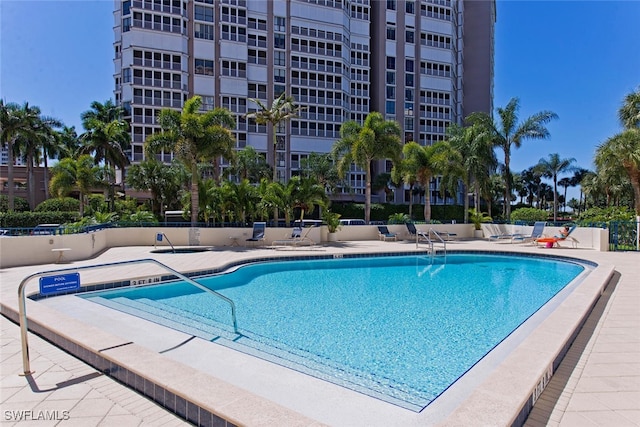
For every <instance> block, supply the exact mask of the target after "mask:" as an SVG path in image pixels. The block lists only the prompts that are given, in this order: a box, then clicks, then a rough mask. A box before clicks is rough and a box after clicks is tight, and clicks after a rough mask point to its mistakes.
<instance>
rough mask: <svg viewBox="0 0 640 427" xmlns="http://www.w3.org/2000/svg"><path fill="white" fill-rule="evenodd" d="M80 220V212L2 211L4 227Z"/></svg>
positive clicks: (0, 218) (32, 225) (1, 219)
mask: <svg viewBox="0 0 640 427" xmlns="http://www.w3.org/2000/svg"><path fill="white" fill-rule="evenodd" d="M77 220H78V212H6V213H0V227H2V228H31V227H35V226H36V225H38V224H66V223H70V222H75V221H77Z"/></svg>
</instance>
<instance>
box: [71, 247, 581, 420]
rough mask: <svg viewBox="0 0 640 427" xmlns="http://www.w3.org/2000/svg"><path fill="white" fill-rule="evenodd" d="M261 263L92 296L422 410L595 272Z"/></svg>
mask: <svg viewBox="0 0 640 427" xmlns="http://www.w3.org/2000/svg"><path fill="white" fill-rule="evenodd" d="M444 260H445V259H444V258H435V259H432V258H429V257H423V256H390V257H362V258H351V259H336V260H334V259H325V260H307V261H283V262H269V263H255V264H250V265H246V266H243V267H241V268H238V269H237V270H236V271H235V272H233V273H228V274H220V275H216V276H211V277H208V278H201V279H199V280H198V281H199V282H200V283H202V284H204V285H206V286H208V287H210V288H211V289H215V290H216V291H218V292H220V293H222V294H223V295H225V296H227V297H229V298H231V299H232V300H233V301H234V302H235V303H236V306H237V310H238V327H239V330H240V332H241V335H240V336H237V335H235V334H234V333H233V329H232V327H231V322H230V317H229V308H228V306H226V305H225V304H224V303H222V302H220V300H218V299H216V298H215V297H213V296H211V295H209V294H207V293H205V292H203V291H200V290H199V289H195V288H194V287H192V286H190V285H188V284H186V283H171V284H166V285H156V286H153V287H144V288H135V289H123V290H117V291H108V292H101V293H94V294H88V295H84V296H83V297H84V298H88V299H90V300H92V301H94V302H99V303H102V304H104V305H107V306H110V307H112V308H116V309H118V310H121V311H125V312H129V313H132V314H135V315H138V316H140V317H143V318H145V319H148V320H152V321H154V322H157V323H160V324H163V325H166V326H170V327H173V328H175V329H178V330H181V331H183V332H187V333H190V334H193V335H196V336H199V337H201V338H204V339H208V340H215V342H216V343H219V344H222V345H225V346H228V347H231V348H234V349H237V350H239V351H243V352H245V353H250V354H254V355H256V356H258V357H262V358H264V359H267V360H271V361H274V362H276V363H279V364H281V365H284V366H288V367H291V368H294V369H296V370H299V371H302V372H306V373H308V374H310V375H313V376H316V377H319V378H322V379H325V380H328V381H331V382H334V383H336V384H340V385H342V386H345V387H348V388H350V389H353V390H356V391H359V392H362V393H364V394H367V395H371V396H374V397H377V398H380V399H383V400H385V401H388V402H391V403H394V404H396V405H399V406H402V407H404V408H407V409H411V410H414V411H420V410H421V409H422V408H424V407H425V406H427V405H428V404H429V403H430V402H431V401H433V399H435V398H436V397H437V396H438V395H439V394H441V393H442V392H443V391H444V390H446V389H447V387H449V385H450V384H452V383H453V382H455V381H456V380H457V379H458V378H459V377H460V376H461V375H463V374H464V373H465V372H466V371H467V370H468V369H470V368H471V367H472V366H473V365H474V364H475V363H476V362H477V361H478V360H480V359H481V358H482V357H483V356H484V355H486V354H487V353H488V352H489V351H490V350H491V349H492V348H493V347H495V346H496V345H497V344H498V343H500V342H501V341H502V340H503V339H504V338H505V337H506V336H508V335H509V334H510V333H511V332H512V331H513V330H514V329H516V328H517V327H518V326H519V325H520V324H521V323H522V322H523V321H525V320H526V319H527V318H528V317H530V316H531V315H532V314H533V313H535V312H536V311H537V310H538V309H539V308H540V307H541V306H542V305H544V303H546V302H547V301H548V300H549V299H551V298H552V297H553V296H554V295H556V294H557V293H558V292H559V291H560V290H561V289H562V288H563V287H564V286H566V285H567V284H568V283H569V282H571V281H572V280H573V279H574V278H575V277H577V276H578V275H579V274H580V273H581V272H582V271H583V270H584V267H583V266H581V265H578V264H574V263H567V262H560V261H555V260H547V259H541V258H533V257H514V256H508V257H507V256H496V255H449V256H448V257H446V263H444V262H443V261H444Z"/></svg>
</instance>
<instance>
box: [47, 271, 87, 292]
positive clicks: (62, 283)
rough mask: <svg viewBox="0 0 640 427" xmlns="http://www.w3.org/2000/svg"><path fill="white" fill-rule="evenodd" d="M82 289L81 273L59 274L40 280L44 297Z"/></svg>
mask: <svg viewBox="0 0 640 427" xmlns="http://www.w3.org/2000/svg"><path fill="white" fill-rule="evenodd" d="M77 289H80V273H70V274H59V275H57V276H44V277H41V278H40V293H41V294H42V295H51V294H58V293H61V292H69V291H75V290H77Z"/></svg>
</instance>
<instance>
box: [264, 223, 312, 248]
mask: <svg viewBox="0 0 640 427" xmlns="http://www.w3.org/2000/svg"><path fill="white" fill-rule="evenodd" d="M312 229H313V227H307V228H306V229H305V230H304V231H303V230H302V228H300V227H295V228H294V229H293V231H292V232H291V237H288V238H286V239H280V240H274V241H273V242H271V246H303V245H309V246H313V245H315V244H316V242H314V241H313V239H311V238H310V237H308V235H309V232H310V231H311V230H312Z"/></svg>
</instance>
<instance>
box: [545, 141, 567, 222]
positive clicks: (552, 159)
mask: <svg viewBox="0 0 640 427" xmlns="http://www.w3.org/2000/svg"><path fill="white" fill-rule="evenodd" d="M575 161H576V159H574V158H569V159H561V158H560V155H559V154H558V153H553V154H549V158H548V159H540V160H539V161H538V164H537V165H536V168H537V169H538V170H539V171H540V172H541V173H542V176H544V177H547V178H551V179H552V181H553V221H554V222H555V221H557V220H558V175H559V174H561V173H564V172H573V170H574V167H573V166H572V165H571V164H572V163H574V162H575Z"/></svg>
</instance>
